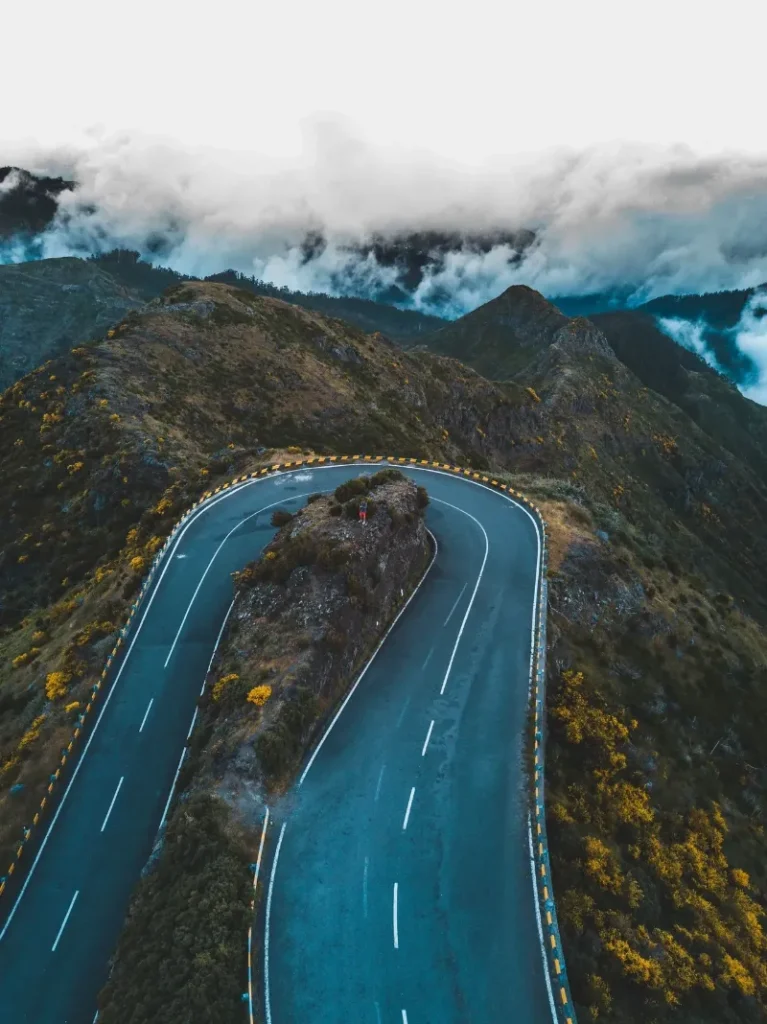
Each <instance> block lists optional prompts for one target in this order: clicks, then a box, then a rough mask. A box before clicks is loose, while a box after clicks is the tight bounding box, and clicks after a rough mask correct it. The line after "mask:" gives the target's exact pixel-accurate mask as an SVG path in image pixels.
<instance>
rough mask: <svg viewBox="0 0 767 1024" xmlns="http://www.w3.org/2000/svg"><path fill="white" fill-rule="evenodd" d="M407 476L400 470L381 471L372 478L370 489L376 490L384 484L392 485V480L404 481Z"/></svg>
mask: <svg viewBox="0 0 767 1024" xmlns="http://www.w3.org/2000/svg"><path fill="white" fill-rule="evenodd" d="M404 479H405V474H404V473H402V472H401V471H400V470H399V469H379V471H378V472H377V473H374V474H373V476H372V477H371V478H370V489H371V491H372V490H374V489H375V488H376V487H380V486H381V485H382V484H388V483H391V481H392V480H404Z"/></svg>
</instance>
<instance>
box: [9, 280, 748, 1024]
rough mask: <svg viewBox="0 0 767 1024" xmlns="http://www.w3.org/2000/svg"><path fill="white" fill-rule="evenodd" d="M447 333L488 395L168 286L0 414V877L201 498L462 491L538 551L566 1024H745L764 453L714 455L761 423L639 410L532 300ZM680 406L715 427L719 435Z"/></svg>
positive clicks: (706, 388)
mask: <svg viewBox="0 0 767 1024" xmlns="http://www.w3.org/2000/svg"><path fill="white" fill-rule="evenodd" d="M494 301H495V302H498V301H499V300H494ZM489 305H491V304H489ZM475 312H476V315H475V314H469V316H470V317H472V318H473V319H472V320H471V321H470V323H475V324H476V323H479V324H480V327H481V326H482V323H483V318H484V320H486V321H487V323H488V324H489V328H491V329H492V332H494V338H495V341H496V352H497V353H500V354H501V355H502V354H503V353H504V352H506V351H511V356H512V359H513V360H516V361H517V363H518V366H519V369H516V370H515V372H514V373H511V374H509V376H508V378H507V379H506V380H503V381H492V380H488V379H486V378H484V377H482V376H481V375H480V374H478V373H477V372H476V370H474V369H472V368H471V367H467V366H465V365H464V364H462V363H461V362H459V361H457V360H456V359H454V358H452V357H448V356H445V355H440V354H437V353H434V352H430V351H428V350H421V349H420V348H419V349H418V350H412V351H404V350H403V349H402V348H400V347H398V346H397V345H396V344H394V343H393V342H392V341H390V340H389V339H387V338H385V337H383V336H381V335H371V334H366V333H365V332H363V331H362V330H359V329H356V328H354V327H351V326H350V325H349V324H347V323H344V322H343V321H342V320H339V319H335V318H331V317H326V316H323V315H321V314H320V313H317V312H315V311H311V310H308V309H305V308H302V307H299V306H295V305H290V304H288V303H286V302H284V301H282V300H280V299H277V298H271V297H259V296H256V295H254V294H253V293H252V291H249V290H246V289H244V288H233V287H231V286H228V285H225V284H221V283H215V282H197V281H180V282H178V283H177V284H176V285H174V286H173V287H171V288H170V289H168V290H166V291H165V293H164V294H163V295H162V296H160V297H157V298H155V299H152V300H151V302H150V303H149V304H146V305H141V306H140V307H139V308H138V309H134V310H130V311H129V312H128V313H127V314H125V315H124V317H123V318H122V319H121V320H120V321H119V322H118V323H116V324H114V325H113V326H112V327H110V328H109V330H108V331H107V332H106V335H105V336H104V337H101V338H99V339H96V340H93V341H91V342H90V343H88V344H86V345H78V346H76V347H75V348H74V350H71V351H69V350H68V351H67V352H66V353H62V354H60V355H59V356H57V357H56V358H55V359H53V360H51V361H49V362H47V363H45V364H43V365H42V366H40V367H38V368H37V369H36V370H34V371H32V372H30V373H28V374H26V375H25V376H24V377H22V378H21V380H19V381H17V382H16V383H15V384H14V385H13V386H12V387H11V388H9V389H8V390H6V391H5V393H4V394H3V395H2V400H1V401H0V517H1V518H2V521H3V524H4V530H3V533H2V534H1V535H0V581H1V582H0V614H2V624H3V629H2V632H1V634H0V857H2V856H6V855H8V854H9V853H10V851H12V850H13V849H14V844H15V843H16V841H17V839H18V834H19V830H20V829H21V827H22V825H23V824H24V822H25V821H27V820H29V818H30V816H31V814H32V813H34V810H33V809H34V807H36V806H37V802H38V791H39V788H40V786H41V785H42V784H43V782H44V781H45V779H47V777H48V775H49V774H50V771H51V770H52V763H55V760H56V758H57V757H58V749H59V748H60V745H61V744H60V737H61V736H62V735H64V734H68V733H69V731H70V730H71V722H72V719H73V716H74V715H75V714H76V713H77V705H78V702H80V701H81V700H83V699H87V694H88V693H89V691H90V688H91V686H92V685H93V681H94V679H96V678H98V673H99V672H100V668H101V665H102V663H103V657H101V654H103V650H104V645H107V646H106V649H107V650H108V649H109V646H110V645H111V643H112V642H113V637H114V635H115V630H116V628H117V627H116V625H115V624H116V623H119V622H121V621H123V620H124V616H125V613H126V611H127V608H128V606H129V603H130V601H131V600H132V599H133V597H134V595H135V593H136V590H137V588H138V587H139V586H140V582H141V578H142V574H143V572H144V571H145V569H146V566H147V564H148V561H149V560H150V559H151V557H152V556H153V554H154V553H155V552H156V551H157V550H158V549H159V547H160V546H161V545H162V543H163V540H164V538H165V537H166V536H167V535H168V533H169V531H170V529H171V527H172V523H173V522H174V520H175V518H176V517H177V516H178V514H179V513H180V512H181V510H183V509H184V508H186V507H188V506H189V505H190V504H191V503H193V502H194V501H195V500H196V499H197V497H198V496H199V494H200V492H201V491H202V490H204V489H208V488H210V487H215V486H216V485H217V484H218V483H221V482H222V481H223V480H225V479H230V478H231V477H233V476H235V475H239V474H241V473H245V472H249V471H252V470H253V469H255V468H257V467H258V466H259V465H262V464H264V460H266V459H269V460H270V461H271V462H275V461H280V456H277V455H275V449H277V450H282V451H287V452H288V458H297V457H298V458H300V457H301V454H302V453H303V452H305V451H306V452H308V451H316V452H320V453H322V454H352V453H354V452H360V451H366V450H367V451H370V452H373V453H378V452H380V453H386V454H392V453H394V454H397V455H401V456H403V457H408V456H409V457H414V458H416V457H417V458H428V459H433V460H435V461H439V462H444V463H450V464H461V465H465V466H467V467H468V466H471V467H474V468H475V469H476V470H477V471H479V470H482V471H484V472H486V473H491V474H492V475H493V477H494V478H496V479H499V480H502V481H504V482H509V483H511V484H512V486H514V487H515V489H517V490H520V491H522V492H524V493H528V494H529V495H530V496H531V497H533V498H534V499H535V501H536V504H538V505H539V506H540V507H541V509H542V513H543V516H544V519H545V521H546V523H547V532H548V537H549V544H550V552H551V557H550V564H549V589H550V596H551V613H550V619H549V624H548V628H549V649H548V653H547V665H546V670H547V694H548V696H547V710H548V714H549V721H550V729H549V733H548V735H547V740H546V742H547V764H548V766H549V768H548V771H549V774H548V776H547V787H548V789H547V792H548V799H549V806H548V811H547V813H548V828H549V837H550V845H551V851H552V875H553V883H554V886H555V888H556V890H557V893H558V911H559V918H560V925H561V930H562V937H563V944H564V951H565V955H566V957H567V964H568V972H569V977H570V981H571V985H572V991H573V998H574V999H575V1001H576V1004H577V1010H578V1013H579V1018H580V1019H582V1020H592V1021H594V1020H601V1021H607V1022H609V1024H633V1022H634V1021H635V1020H636V1019H637V1014H641V1016H642V1017H643V1018H645V1019H652V1020H655V1021H657V1022H658V1024H680V1022H683V1024H763V1022H764V1019H765V1014H767V970H765V967H764V958H763V950H764V948H767V935H766V934H765V929H764V926H763V924H762V923H761V922H762V921H764V920H765V914H766V913H767V867H766V866H765V860H764V855H763V852H764V826H765V824H767V822H765V820H764V818H765V815H764V808H765V806H767V774H765V773H764V770H763V767H760V766H762V761H763V754H762V747H763V737H762V729H761V722H762V721H763V720H764V719H765V718H766V717H767V669H765V665H767V639H766V638H765V628H767V576H765V566H767V484H766V483H765V475H764V473H763V472H762V466H763V465H764V458H765V452H767V448H765V446H764V444H763V442H762V440H761V438H762V436H763V435H761V434H760V433H759V431H757V430H756V429H755V428H754V429H750V433H751V435H752V436H751V439H750V443H749V444H746V443H745V441H744V442H743V443H740V441H739V438H745V434H746V432H748V431H747V428H746V427H745V426H744V424H745V423H746V422H747V419H748V417H752V416H753V417H757V418H758V422H761V417H762V415H763V410H761V407H759V406H755V405H754V403H750V402H748V400H747V399H745V398H743V396H741V395H740V394H739V393H738V392H737V390H736V389H734V388H732V387H731V386H730V385H728V384H726V382H723V381H722V379H721V378H720V377H719V376H717V375H716V374H714V373H713V371H712V372H708V371H705V372H704V371H703V370H696V369H694V368H693V367H694V364H691V365H690V366H689V367H688V366H687V365H686V364H685V365H681V368H680V376H679V382H678V383H677V384H673V382H672V385H670V394H669V395H664V394H661V393H660V392H658V391H655V390H654V389H653V388H652V387H650V386H648V384H647V383H645V381H644V380H643V376H644V377H645V378H647V377H648V373H649V371H648V369H647V368H646V367H644V366H643V365H641V362H640V363H638V364H637V365H636V367H635V369H632V368H631V367H630V366H629V365H627V364H626V362H624V361H622V360H621V359H620V358H619V356H618V355H617V354H616V347H617V348H618V349H620V347H621V344H626V345H630V339H628V341H626V340H625V339H623V340H621V339H619V340H618V341H615V343H614V345H613V344H608V343H609V341H610V333H611V331H612V328H611V329H610V330H608V331H602V330H601V329H600V328H599V327H598V326H597V325H595V324H594V323H592V322H591V321H589V320H585V319H583V318H572V319H570V318H567V317H564V315H563V314H562V313H561V312H560V311H559V310H557V309H556V307H553V306H551V304H549V303H546V300H545V299H543V297H542V296H540V295H538V294H537V293H532V290H527V291H525V290H524V289H523V290H519V289H517V290H512V291H511V292H510V293H504V296H502V297H501V300H500V303H499V305H498V306H496V307H492V305H491V308H490V309H489V310H488V309H487V308H485V307H483V308H481V309H480V310H478V311H475ZM496 314H497V315H496ZM461 330H463V331H464V332H465V335H464V336H465V339H466V341H467V343H468V345H467V347H468V349H469V353H471V350H472V347H473V346H474V345H476V339H477V335H478V334H479V333H480V331H479V329H477V331H474V329H473V328H472V330H471V331H468V330H467V329H466V323H464V324H463V325H462V326H461ZM613 333H614V332H613ZM658 344H659V345H665V344H666V342H663V341H661V342H659V343H658ZM668 344H669V345H670V344H673V343H671V342H669V343H668ZM663 351H665V349H663ZM669 352H671V357H673V358H675V354H674V352H673V350H671V349H669ZM626 359H628V356H626ZM701 382H702V383H701ZM683 385H685V386H686V387H683ZM724 388H726V389H728V390H727V391H726V393H725V392H724V391H722V390H717V389H724ZM695 389H697V391H696V390H695ZM690 395H692V398H690ZM696 395H698V396H699V397H698V398H696V397H695V396H696ZM693 399H694V400H695V402H697V403H698V404H700V403H701V402H703V403H704V404H705V403H706V402H709V403H711V404H712V406H714V407H716V406H717V405H718V404H719V403H722V404H723V406H724V403H725V399H726V402H727V403H729V407H730V415H731V417H732V420H733V421H734V423H735V425H736V426H737V429H738V431H741V433H740V434H736V436H735V437H729V436H728V437H725V436H724V434H723V433H722V429H723V428H721V427H718V426H717V424H716V420H715V418H714V421H713V423H712V421H711V418H709V419H708V420H705V422H703V421H701V422H696V421H695V419H694V418H693V416H692V415H691V414H690V412H688V411H686V410H685V408H684V405H685V402H693ZM694 404H695V403H694V402H693V405H694ZM690 407H691V408H692V405H691V406H690ZM764 412H767V411H764ZM754 422H755V423H756V422H757V419H755V420H754ZM51 759H53V760H51ZM760 829H761V831H760ZM725 836H726V843H725ZM695 851H697V852H695ZM693 854H694V855H693ZM638 964H639V965H640V967H641V970H640V971H639V972H638V971H637V965H638ZM680 964H682V965H683V966H684V968H685V969H684V970H680V969H679V965H680ZM182 1004H183V1000H181V1001H180V1003H179V1005H182ZM174 1024H176V1022H175V1021H174ZM178 1024H181V1022H180V1021H179V1022H178Z"/></svg>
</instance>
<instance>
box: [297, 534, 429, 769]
mask: <svg viewBox="0 0 767 1024" xmlns="http://www.w3.org/2000/svg"><path fill="white" fill-rule="evenodd" d="M426 532H427V533H428V534H429V536H430V537H431V539H432V543H433V544H434V554H433V555H432V556H431V561H430V562H429V564H428V565H427V567H426V571H425V572H424V574H423V576H422V577H421V579H420V580H419V582H418V586H417V587H416V588H415V590H414V591H413V593H412V594H411V595H410V597H409V598H408V599H407V601H405V603H404V604H403V606H402V607H401V608H400V610H399V612H397V615H396V617H395V619H394V622H392V624H391V625H390V626H389V628H388V629H387V630H386V632H385V633H384V635H383V636H382V637H381V640H380V641H379V643H378V646H377V647H376V649H375V650H374V651H373V653H372V654H371V656H370V659H369V661H368V662H367V664H366V665H365V667H364V668H363V670H362V671H361V672H360V674H359V675H358V676H357V678H356V679H355V680H354V685H353V686H352V688H351V689H350V690H349V692H348V693H347V695H346V697H345V698H344V702H343V704H342V705H341V707H340V708H339V709H338V711H336V713H335V715H334V716H333V718H332V720H331V722H330V725H329V726H328V727H327V729H326V730H325V732H324V733H323V734H322V739H321V740H320V742H319V743H318V744H317V746H316V747H315V748H314V751H313V752H312V756H311V757H310V758H309V763H308V764H307V766H306V768H304V770H303V772H302V773H301V778H300V779H299V780H298V786H299V787H300V786H302V785H303V782H304V779H305V778H306V776H307V774H308V772H309V769H310V768H311V766H312V765H313V764H314V761H315V758H316V757H317V754H319V752H320V751H321V750H322V746H323V744H324V743H325V740H326V739H327V738H328V736H329V735H330V732H331V730H332V728H333V726H334V725H335V724H336V722H337V721H338V719H339V718H340V717H341V715H342V713H343V710H344V708H345V707H346V705H347V704H348V703H349V701H350V700H351V699H352V697H353V695H354V691H355V690H356V689H357V687H358V686H359V685H360V683H361V682H362V680H363V678H364V676H365V673H366V672H367V670H368V669H369V668H370V666H371V665H372V664H373V661H374V660H375V657H376V655H377V654H378V652H379V651H380V650H381V648H382V647H383V645H384V644H385V643H386V638H387V637H388V636H389V633H391V631H392V630H393V629H394V627H395V626H396V625H397V623H398V622H399V620H400V618H401V617H402V615H403V614H404V613H405V612H406V611H407V608H408V605H409V604H410V602H411V601H412V600H413V598H414V597H415V595H416V594H417V593H418V591H419V590H420V589H421V587H422V586H423V585H424V583H425V581H426V577H427V576H428V575H429V573H430V572H431V568H432V566H433V565H434V563H435V562H436V560H437V555H438V554H439V545H438V544H437V538H436V537H435V536H434V534H433V533H432V532H431V530H428V529H427V531H426Z"/></svg>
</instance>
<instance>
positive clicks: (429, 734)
mask: <svg viewBox="0 0 767 1024" xmlns="http://www.w3.org/2000/svg"><path fill="white" fill-rule="evenodd" d="M433 728H434V719H433V718H432V720H431V724H430V725H429V731H428V732H427V733H426V739H425V740H424V741H423V750H422V751H421V757H425V756H426V748H427V747H428V746H429V740H430V739H431V731H432V729H433Z"/></svg>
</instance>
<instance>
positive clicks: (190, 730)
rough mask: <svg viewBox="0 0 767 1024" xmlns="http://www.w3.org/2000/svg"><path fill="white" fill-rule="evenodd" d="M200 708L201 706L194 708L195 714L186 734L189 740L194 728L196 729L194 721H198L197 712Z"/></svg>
mask: <svg viewBox="0 0 767 1024" xmlns="http://www.w3.org/2000/svg"><path fill="white" fill-rule="evenodd" d="M199 710H200V709H199V708H195V709H194V714H193V715H192V721H191V723H190V725H189V732H187V734H186V738H187V741H188V740H189V737H190V736H191V735H192V729H194V723H195V722H196V721H197V712H198V711H199Z"/></svg>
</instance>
